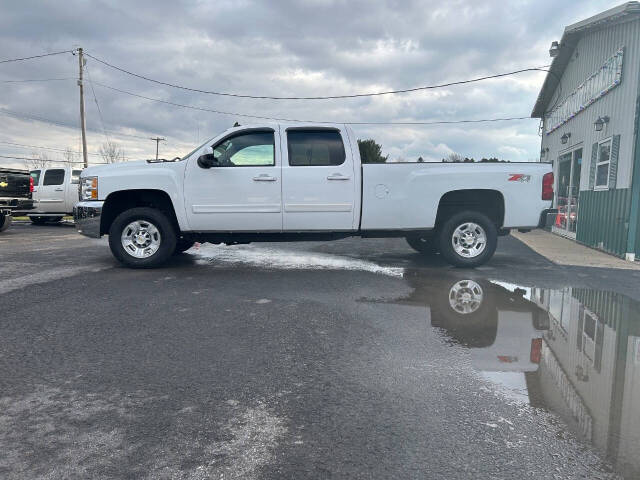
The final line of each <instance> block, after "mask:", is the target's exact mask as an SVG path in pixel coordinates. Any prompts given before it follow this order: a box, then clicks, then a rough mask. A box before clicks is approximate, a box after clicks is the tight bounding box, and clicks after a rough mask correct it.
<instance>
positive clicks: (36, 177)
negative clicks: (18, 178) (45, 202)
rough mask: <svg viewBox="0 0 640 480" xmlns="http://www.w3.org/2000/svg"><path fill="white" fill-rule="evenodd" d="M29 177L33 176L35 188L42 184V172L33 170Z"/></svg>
mask: <svg viewBox="0 0 640 480" xmlns="http://www.w3.org/2000/svg"><path fill="white" fill-rule="evenodd" d="M29 175H31V178H33V186H34V187H37V186H38V183H39V182H40V170H32V171H31V173H29Z"/></svg>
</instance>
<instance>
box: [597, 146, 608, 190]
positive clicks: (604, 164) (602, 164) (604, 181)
mask: <svg viewBox="0 0 640 480" xmlns="http://www.w3.org/2000/svg"><path fill="white" fill-rule="evenodd" d="M610 163H611V140H606V141H604V142H602V143H601V144H599V145H598V159H597V161H596V188H608V187H609V165H610Z"/></svg>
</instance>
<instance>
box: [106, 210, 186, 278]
mask: <svg viewBox="0 0 640 480" xmlns="http://www.w3.org/2000/svg"><path fill="white" fill-rule="evenodd" d="M176 241H177V236H176V232H175V230H174V227H173V225H172V224H171V221H170V220H169V219H168V218H167V216H166V215H165V214H164V213H163V212H161V211H159V210H156V209H155V208H149V207H137V208H132V209H130V210H126V211H124V212H122V213H121V214H120V215H118V216H117V217H116V218H115V220H114V221H113V223H112V224H111V228H110V229H109V247H110V248H111V252H112V253H113V255H114V256H115V257H116V258H117V259H118V260H119V261H120V262H122V263H123V264H125V265H126V266H128V267H132V268H153V267H157V266H159V265H161V264H163V263H164V262H165V261H166V260H167V259H168V258H169V257H170V256H171V255H172V254H173V252H174V251H175V249H176Z"/></svg>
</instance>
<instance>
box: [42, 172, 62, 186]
mask: <svg viewBox="0 0 640 480" xmlns="http://www.w3.org/2000/svg"><path fill="white" fill-rule="evenodd" d="M63 183H64V169H62V168H59V169H58V168H51V169H49V170H47V171H46V172H44V180H43V181H42V185H43V186H46V185H62V184H63Z"/></svg>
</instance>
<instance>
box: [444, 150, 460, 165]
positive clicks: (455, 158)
mask: <svg viewBox="0 0 640 480" xmlns="http://www.w3.org/2000/svg"><path fill="white" fill-rule="evenodd" d="M442 161H443V162H452V163H459V162H464V157H463V156H462V155H460V154H459V153H455V152H451V153H450V154H449V155H447V156H446V157H445V158H443V159H442Z"/></svg>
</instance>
